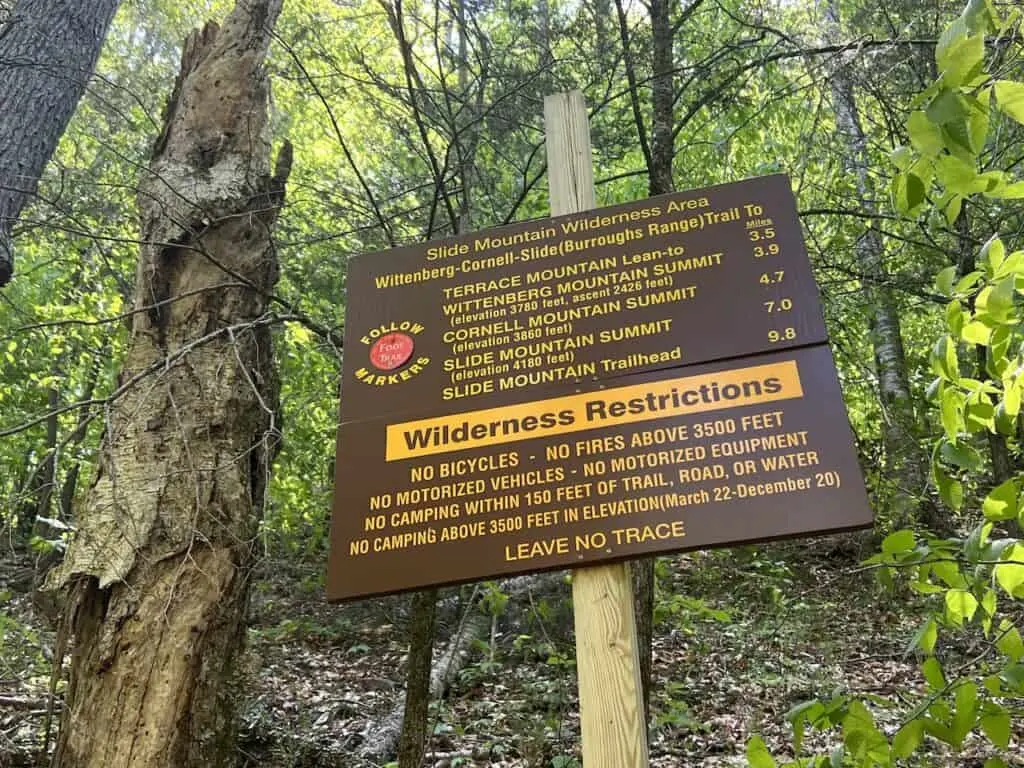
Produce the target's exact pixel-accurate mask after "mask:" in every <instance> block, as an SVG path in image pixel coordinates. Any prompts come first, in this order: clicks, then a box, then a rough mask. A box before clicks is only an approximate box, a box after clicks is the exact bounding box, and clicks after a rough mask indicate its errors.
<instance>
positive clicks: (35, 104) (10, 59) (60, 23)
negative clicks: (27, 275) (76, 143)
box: [0, 0, 119, 287]
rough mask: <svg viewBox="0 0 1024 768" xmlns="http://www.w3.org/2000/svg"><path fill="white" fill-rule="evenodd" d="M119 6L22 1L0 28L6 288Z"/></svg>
mask: <svg viewBox="0 0 1024 768" xmlns="http://www.w3.org/2000/svg"><path fill="white" fill-rule="evenodd" d="M118 4H119V0H17V2H15V3H14V7H13V9H12V10H11V12H10V14H9V16H8V17H7V18H6V19H4V20H3V21H5V22H6V23H5V24H4V25H3V27H2V28H0V287H2V286H4V285H5V284H6V283H7V282H8V281H9V280H10V279H11V275H13V274H14V251H13V247H12V245H11V229H12V227H13V226H14V222H15V221H16V220H17V218H18V216H20V215H21V211H22V209H23V208H24V207H25V204H26V203H27V202H28V200H29V198H30V197H31V196H32V195H34V194H35V191H36V186H37V185H38V183H39V177H40V175H42V172H43V168H44V167H45V166H46V163H47V162H49V160H50V156H51V155H52V154H53V151H54V150H55V149H56V148H57V142H58V141H60V137H61V134H63V133H64V129H65V128H66V127H67V124H68V121H69V120H70V119H71V115H72V114H73V113H74V111H75V107H76V106H77V104H78V100H79V99H80V98H81V97H82V94H83V93H84V92H85V85H86V83H87V82H88V80H89V78H90V77H91V76H92V71H93V69H94V68H95V66H96V60H97V59H98V58H99V55H100V48H101V47H102V45H103V39H104V38H105V37H106V34H107V29H108V28H109V27H110V22H111V20H112V19H113V18H114V12H115V11H116V10H117V6H118Z"/></svg>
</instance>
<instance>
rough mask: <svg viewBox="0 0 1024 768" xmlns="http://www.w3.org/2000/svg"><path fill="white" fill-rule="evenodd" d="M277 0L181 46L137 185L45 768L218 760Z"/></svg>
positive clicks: (236, 614) (260, 298) (230, 733)
mask: <svg viewBox="0 0 1024 768" xmlns="http://www.w3.org/2000/svg"><path fill="white" fill-rule="evenodd" d="M280 6H281V0H238V2H237V4H236V6H235V8H234V10H233V11H232V12H231V14H230V15H229V16H228V18H227V20H226V21H225V23H224V26H223V27H222V28H219V27H218V26H217V25H216V24H213V23H210V24H208V25H207V26H206V27H205V28H204V29H203V30H202V31H201V32H198V31H197V32H194V33H192V35H190V36H189V38H188V40H187V41H186V43H185V48H184V52H183V56H182V66H181V73H180V75H179V77H178V81H177V83H176V85H175V88H174V92H173V94H172V96H171V99H170V102H169V104H168V109H167V115H166V122H165V126H164V132H163V134H162V136H161V137H160V138H159V140H158V141H157V144H156V147H155V149H154V154H153V159H152V161H151V163H150V169H149V173H148V174H146V175H145V177H144V179H143V180H142V181H141V182H140V187H139V195H138V201H139V208H140V213H141V232H142V240H143V242H144V245H143V246H142V250H141V254H140V259H139V268H138V275H137V278H136V289H135V291H136V292H135V309H136V310H137V313H136V314H135V315H134V323H133V327H132V331H131V338H130V341H129V346H128V351H127V356H126V360H125V363H124V366H123V368H122V371H121V375H120V379H119V381H120V382H121V386H120V389H119V390H118V391H119V392H120V393H121V395H120V397H118V398H117V399H116V400H115V401H114V402H113V404H112V406H111V407H110V411H109V418H108V421H107V424H106V434H105V437H104V441H103V446H102V451H101V456H100V459H99V461H100V463H99V467H98V470H97V473H96V479H95V481H94V483H93V486H92V487H91V489H90V490H89V493H88V496H87V499H86V501H85V503H84V505H83V508H82V509H81V510H79V514H78V519H77V523H78V534H77V536H76V538H75V540H74V542H73V543H72V546H71V548H70V550H69V552H68V555H67V558H66V560H65V562H64V564H63V565H62V566H61V568H60V569H59V571H58V572H56V573H54V574H53V576H52V578H51V579H50V586H51V587H59V586H70V587H71V589H72V596H71V598H72V599H71V600H70V602H69V608H68V619H69V620H70V622H71V625H70V626H71V629H72V631H73V633H74V638H75V645H74V651H73V654H72V662H71V676H70V684H69V687H68V693H67V702H66V706H65V711H64V716H63V720H62V724H61V733H60V738H59V741H58V747H57V754H56V757H55V763H56V765H58V766H61V767H62V768H166V767H167V766H179V767H181V768H188V767H190V766H196V767H198V766H203V767H204V768H205V767H206V766H222V765H227V764H229V763H230V762H231V761H232V759H233V753H234V732H235V725H234V719H233V716H232V715H233V708H232V706H231V701H232V698H233V697H232V696H230V695H229V691H228V690H227V684H228V680H229V675H230V674H231V668H232V661H233V659H234V657H235V655H236V651H237V649H238V647H239V644H240V640H241V637H242V632H243V628H244V625H243V620H244V616H245V607H246V601H247V598H248V584H249V578H250V572H251V568H252V565H253V561H254V555H255V535H256V528H257V522H258V519H259V516H260V513H261V511H262V504H263V497H264V493H265V490H266V484H267V474H268V470H269V465H270V461H271V459H272V456H273V453H274V450H275V445H276V443H277V431H276V415H275V414H276V411H277V386H276V382H275V376H274V370H273V367H272V357H271V340H270V329H269V325H270V322H271V317H270V315H269V313H268V311H267V306H268V292H269V291H270V290H271V289H272V288H273V286H274V284H275V282H276V280H277V274H278V267H277V261H276V256H275V251H274V248H273V246H272V243H271V232H270V228H271V226H272V224H273V222H274V220H275V218H276V216H277V213H278V210H279V208H280V206H281V203H282V198H283V189H284V182H285V178H286V177H287V173H288V167H289V165H290V155H291V152H290V148H289V147H287V146H286V147H285V148H284V149H283V150H282V152H281V154H280V156H279V158H278V168H277V171H276V173H275V174H273V175H272V174H271V169H270V139H269V135H268V126H267V100H268V81H267V76H266V71H265V68H264V59H265V55H266V51H267V47H268V44H269V41H270V36H271V29H272V27H273V24H274V22H275V20H276V19H277V16H278V13H279V12H280Z"/></svg>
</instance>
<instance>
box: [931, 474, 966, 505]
mask: <svg viewBox="0 0 1024 768" xmlns="http://www.w3.org/2000/svg"><path fill="white" fill-rule="evenodd" d="M935 484H936V485H937V486H938V488H939V496H940V497H941V498H942V500H943V501H944V502H945V503H946V505H947V506H948V507H949V508H950V509H952V510H953V511H954V512H957V511H959V510H960V507H961V506H962V505H963V503H964V486H963V483H961V482H960V481H959V480H954V479H953V478H952V477H950V476H949V475H947V474H946V473H945V472H936V473H935Z"/></svg>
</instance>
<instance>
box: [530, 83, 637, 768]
mask: <svg viewBox="0 0 1024 768" xmlns="http://www.w3.org/2000/svg"><path fill="white" fill-rule="evenodd" d="M544 132H545V136H546V139H547V159H548V183H549V185H550V196H551V215H552V216H561V215H563V214H567V213H579V212H580V211H587V210H590V209H592V208H594V207H596V201H595V199H594V171H593V165H592V161H591V155H590V126H589V124H588V122H587V108H586V105H585V104H584V102H583V94H582V93H581V92H580V91H571V92H569V93H558V94H554V95H552V96H548V97H547V98H546V99H545V100H544ZM572 598H573V610H574V612H575V619H576V671H577V675H578V677H579V694H580V725H581V730H582V737H583V765H584V766H585V768H646V767H647V766H648V764H649V759H648V755H647V727H646V723H644V705H643V691H642V690H641V685H640V656H639V649H638V648H637V641H636V623H635V619H634V615H633V591H632V584H631V580H630V576H629V564H628V563H614V564H612V565H601V566H596V567H592V568H581V569H579V570H576V571H574V572H573V581H572Z"/></svg>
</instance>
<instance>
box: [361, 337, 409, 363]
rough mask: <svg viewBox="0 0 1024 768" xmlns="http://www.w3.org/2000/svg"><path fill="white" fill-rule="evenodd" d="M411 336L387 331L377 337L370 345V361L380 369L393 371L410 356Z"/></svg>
mask: <svg viewBox="0 0 1024 768" xmlns="http://www.w3.org/2000/svg"><path fill="white" fill-rule="evenodd" d="M413 346H414V344H413V340H412V336H409V335H407V334H404V333H389V334H387V335H385V336H381V337H380V338H379V339H377V340H376V341H375V342H374V343H373V346H372V347H370V362H371V363H373V365H374V366H375V367H376V368H378V369H379V370H382V371H393V370H395V369H396V368H400V367H401V366H403V365H405V364H406V363H407V362H408V361H409V358H410V357H412V351H413Z"/></svg>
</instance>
